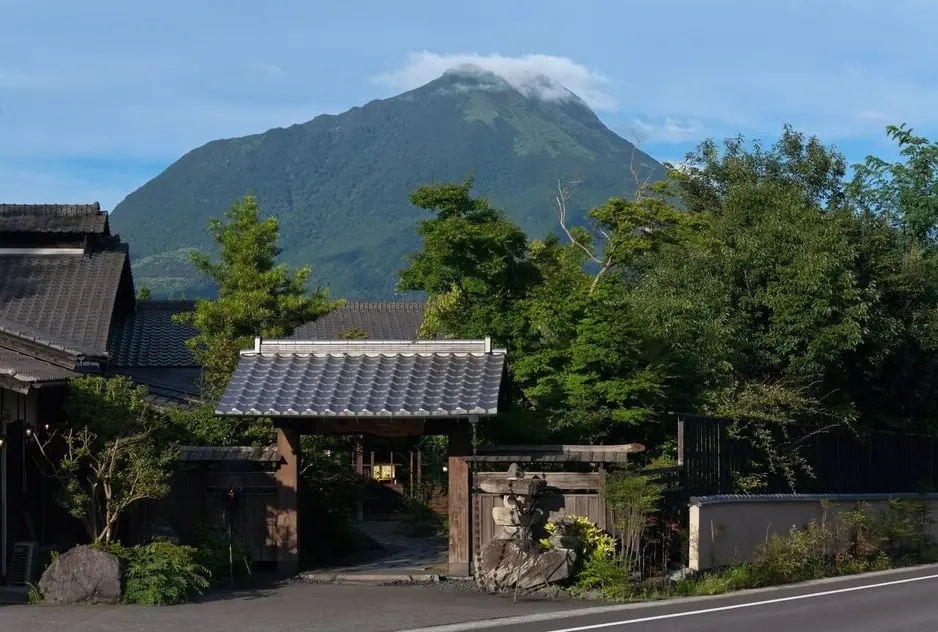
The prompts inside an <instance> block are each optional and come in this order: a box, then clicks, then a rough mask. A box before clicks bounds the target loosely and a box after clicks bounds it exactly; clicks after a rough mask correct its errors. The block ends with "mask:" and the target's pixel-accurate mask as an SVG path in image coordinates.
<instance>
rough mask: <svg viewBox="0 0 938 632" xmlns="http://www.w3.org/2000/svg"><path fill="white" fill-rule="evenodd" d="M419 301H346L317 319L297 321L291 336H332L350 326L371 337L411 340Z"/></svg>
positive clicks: (420, 311)
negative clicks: (304, 322) (304, 321)
mask: <svg viewBox="0 0 938 632" xmlns="http://www.w3.org/2000/svg"><path fill="white" fill-rule="evenodd" d="M424 308H425V303H424V302H422V301H346V303H345V305H343V306H342V307H339V308H338V309H335V310H333V311H331V312H329V313H328V314H326V315H325V316H323V317H321V318H318V319H317V320H315V321H313V322H311V323H306V324H305V325H300V326H299V327H297V328H296V331H294V332H293V335H291V336H288V338H290V339H291V340H336V339H338V338H340V337H342V336H343V335H344V334H345V333H346V332H348V331H349V330H352V329H357V330H361V331H364V332H365V333H366V334H368V338H370V339H374V340H414V339H415V338H417V330H418V329H420V325H421V324H422V323H423V311H424Z"/></svg>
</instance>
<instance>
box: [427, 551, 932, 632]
mask: <svg viewBox="0 0 938 632" xmlns="http://www.w3.org/2000/svg"><path fill="white" fill-rule="evenodd" d="M475 630H480V631H481V630H490V631H492V632H592V631H596V632H604V631H608V632H616V631H618V630H622V631H623V632H630V631H632V630H635V631H638V630H641V631H642V632H666V631H667V632H727V631H729V632H752V631H755V632H791V631H793V630H797V631H798V632H815V631H816V632H840V631H843V632H900V631H901V632H936V631H938V567H936V566H931V567H927V568H919V569H915V570H912V571H900V572H890V573H888V574H875V575H872V576H862V577H855V578H849V579H839V580H837V581H823V582H814V583H812V584H808V585H799V586H794V587H788V588H773V589H768V590H759V591H748V592H746V593H736V594H734V595H729V596H723V597H716V598H713V597H711V598H703V599H701V598H697V599H693V600H683V601H680V602H678V601H676V600H673V601H668V602H660V603H658V604H642V605H639V606H631V607H629V606H619V607H614V608H588V609H584V610H581V611H579V612H568V613H542V614H540V615H534V616H530V615H528V616H521V617H514V618H512V619H505V620H492V619H489V620H487V621H479V622H475V623H466V624H461V625H446V626H436V627H427V628H423V629H422V630H421V631H420V632H472V631H475ZM411 632H416V631H411Z"/></svg>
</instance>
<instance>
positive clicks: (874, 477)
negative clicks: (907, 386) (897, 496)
mask: <svg viewBox="0 0 938 632" xmlns="http://www.w3.org/2000/svg"><path fill="white" fill-rule="evenodd" d="M677 420H678V451H679V454H680V462H681V464H682V465H683V467H684V468H685V481H686V485H687V487H688V492H689V494H690V495H693V496H704V495H713V494H732V493H737V492H739V491H740V490H739V489H738V485H737V483H736V481H737V480H738V479H739V478H740V477H745V476H747V475H749V474H752V473H755V472H761V473H764V474H766V478H765V485H764V486H763V488H761V489H759V490H758V491H759V492H762V493H769V494H786V493H791V492H792V491H795V492H798V493H805V494H808V493H818V494H870V493H918V492H923V491H931V490H932V489H934V487H935V485H936V484H938V437H935V436H931V435H923V434H914V433H904V432H887V431H876V432H866V433H862V432H855V431H853V430H852V429H850V428H846V427H836V428H829V429H819V428H817V427H812V426H807V425H789V426H786V427H785V429H784V432H783V431H782V430H781V427H780V426H773V432H774V434H775V437H774V439H773V441H774V442H775V445H776V446H777V447H778V449H779V450H781V451H782V452H783V453H785V454H789V455H791V454H798V455H800V456H801V457H802V458H803V459H804V461H805V463H806V464H807V465H808V466H809V467H810V473H805V472H804V471H802V470H801V469H800V468H796V476H795V481H794V489H792V486H791V485H790V481H789V480H788V479H787V478H786V477H785V476H784V475H782V473H780V472H771V471H767V470H769V468H768V458H767V455H766V453H765V452H764V450H761V449H760V448H759V446H756V445H754V444H753V443H752V442H751V441H746V440H742V439H737V438H735V437H734V436H733V434H732V432H731V430H732V423H733V422H732V421H730V420H727V419H722V418H714V417H704V416H700V415H691V414H679V415H677Z"/></svg>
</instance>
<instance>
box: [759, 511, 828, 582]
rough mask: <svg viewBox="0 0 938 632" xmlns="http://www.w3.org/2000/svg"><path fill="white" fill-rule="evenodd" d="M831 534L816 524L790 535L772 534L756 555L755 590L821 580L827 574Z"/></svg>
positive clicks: (794, 530) (794, 529)
mask: <svg viewBox="0 0 938 632" xmlns="http://www.w3.org/2000/svg"><path fill="white" fill-rule="evenodd" d="M829 538H830V531H829V529H827V527H826V525H823V524H822V525H818V524H816V523H814V522H812V523H811V524H809V525H808V527H807V528H806V529H804V530H801V529H798V528H796V527H792V528H791V530H790V531H789V532H788V535H786V536H781V535H778V534H773V535H772V536H771V537H770V538H769V539H768V540H767V541H766V543H765V544H763V545H762V546H760V547H759V549H758V550H757V551H756V554H755V556H753V559H752V562H751V563H750V565H749V566H750V568H751V570H752V581H753V587H756V586H771V585H774V584H787V583H790V582H798V581H807V580H809V579H820V578H822V577H824V576H825V574H826V572H827V559H826V556H825V553H826V551H827V550H828V548H827V542H828V541H829Z"/></svg>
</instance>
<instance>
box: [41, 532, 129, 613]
mask: <svg viewBox="0 0 938 632" xmlns="http://www.w3.org/2000/svg"><path fill="white" fill-rule="evenodd" d="M39 591H40V592H41V593H42V598H43V599H44V600H45V601H46V602H47V603H51V604H66V603H93V604H113V603H118V602H119V601H120V600H121V562H120V559H119V558H118V557H117V556H116V555H114V554H113V553H108V552H106V551H102V550H100V549H96V548H94V547H92V546H76V547H75V548H73V549H70V550H68V551H66V552H65V553H63V554H62V555H60V556H59V557H58V558H57V559H56V560H55V561H54V562H52V564H50V565H49V568H47V569H46V571H45V572H44V573H43V574H42V578H41V579H40V580H39Z"/></svg>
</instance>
